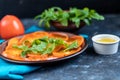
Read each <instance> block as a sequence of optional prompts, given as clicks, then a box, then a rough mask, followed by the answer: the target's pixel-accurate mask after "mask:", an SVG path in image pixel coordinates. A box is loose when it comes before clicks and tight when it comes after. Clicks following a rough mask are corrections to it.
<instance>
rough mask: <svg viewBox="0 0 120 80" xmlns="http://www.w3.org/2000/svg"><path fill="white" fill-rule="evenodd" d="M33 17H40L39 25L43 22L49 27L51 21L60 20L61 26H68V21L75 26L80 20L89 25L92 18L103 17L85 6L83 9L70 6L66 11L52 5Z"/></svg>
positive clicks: (77, 25) (98, 18)
mask: <svg viewBox="0 0 120 80" xmlns="http://www.w3.org/2000/svg"><path fill="white" fill-rule="evenodd" d="M35 19H40V20H39V23H38V24H39V26H41V25H42V23H44V25H45V27H47V28H50V22H51V21H57V22H60V23H61V24H62V25H63V26H68V24H69V22H73V23H74V24H75V25H76V27H79V25H80V22H85V23H86V24H87V25H90V23H91V21H92V20H93V19H96V20H104V17H103V16H102V15H100V14H98V13H97V12H96V11H95V10H93V9H91V10H90V9H89V8H87V7H85V8H83V9H78V8H70V9H69V10H68V11H65V10H62V9H61V8H60V7H52V8H49V9H46V10H45V11H43V12H42V13H41V14H40V15H37V16H36V17H35Z"/></svg>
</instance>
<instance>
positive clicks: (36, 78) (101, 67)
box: [22, 14, 120, 80]
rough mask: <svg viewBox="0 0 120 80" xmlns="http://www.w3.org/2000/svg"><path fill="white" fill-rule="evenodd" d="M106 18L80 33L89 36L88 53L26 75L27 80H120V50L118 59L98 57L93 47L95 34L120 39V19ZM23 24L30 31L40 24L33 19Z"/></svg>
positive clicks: (116, 16)
mask: <svg viewBox="0 0 120 80" xmlns="http://www.w3.org/2000/svg"><path fill="white" fill-rule="evenodd" d="M104 16H105V20H104V21H94V22H93V23H92V25H90V26H86V27H84V28H82V29H81V30H80V31H79V32H77V33H81V34H87V35H89V39H88V44H89V47H88V48H87V50H86V51H85V52H83V53H82V54H81V55H79V56H77V57H74V58H72V59H69V60H66V61H64V62H61V63H58V64H54V65H51V66H44V67H42V68H41V69H39V70H37V71H34V72H31V73H29V74H26V75H24V77H25V79H24V80H120V49H119V51H118V53H116V54H114V55H109V56H103V55H98V54H97V53H95V52H94V50H93V47H92V41H91V37H92V36H93V35H95V34H100V33H109V34H114V35H117V36H120V15H115V14H114V15H104ZM22 21H23V23H24V25H25V27H26V28H28V27H29V26H31V25H36V24H37V21H33V20H32V19H22ZM119 48H120V46H119Z"/></svg>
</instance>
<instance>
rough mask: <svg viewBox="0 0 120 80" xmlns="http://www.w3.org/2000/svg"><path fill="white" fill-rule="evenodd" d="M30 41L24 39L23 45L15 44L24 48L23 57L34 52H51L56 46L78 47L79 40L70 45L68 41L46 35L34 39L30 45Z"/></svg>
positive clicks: (21, 48)
mask: <svg viewBox="0 0 120 80" xmlns="http://www.w3.org/2000/svg"><path fill="white" fill-rule="evenodd" d="M26 42H27V43H29V42H28V41H24V42H23V44H22V45H13V48H17V49H20V50H22V52H21V57H26V55H27V54H28V53H31V52H32V53H34V54H51V53H52V52H53V50H54V49H55V47H56V46H59V45H63V46H64V47H66V50H70V49H73V48H76V47H77V41H75V42H73V43H72V44H70V45H68V44H67V42H66V41H64V40H62V39H59V38H49V37H48V36H45V37H43V38H40V39H36V40H34V41H33V42H32V43H29V44H31V45H30V46H28V44H26Z"/></svg>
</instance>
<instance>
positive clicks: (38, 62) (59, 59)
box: [0, 32, 88, 64]
mask: <svg viewBox="0 0 120 80" xmlns="http://www.w3.org/2000/svg"><path fill="white" fill-rule="evenodd" d="M60 33H66V32H60ZM66 34H67V35H68V36H73V35H74V34H71V33H66ZM22 36H23V35H22ZM22 36H18V37H22ZM8 41H9V40H7V41H5V42H3V43H2V44H1V45H0V57H1V58H2V59H4V60H6V61H9V62H13V63H19V64H49V63H54V62H59V61H63V60H66V59H70V58H72V57H75V56H77V55H79V54H81V53H83V52H84V51H85V50H86V49H87V47H88V43H87V40H85V45H83V48H82V49H81V50H80V51H79V52H77V53H74V54H71V55H68V56H65V57H62V58H58V59H51V60H45V61H19V60H14V59H10V58H7V57H5V56H3V55H2V52H3V51H4V50H5V48H6V46H7V43H8Z"/></svg>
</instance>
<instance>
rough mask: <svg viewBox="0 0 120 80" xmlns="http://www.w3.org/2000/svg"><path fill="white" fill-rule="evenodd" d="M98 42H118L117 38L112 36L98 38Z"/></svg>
mask: <svg viewBox="0 0 120 80" xmlns="http://www.w3.org/2000/svg"><path fill="white" fill-rule="evenodd" d="M97 42H100V43H113V42H116V39H113V38H110V37H103V38H100V39H98V40H97Z"/></svg>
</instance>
